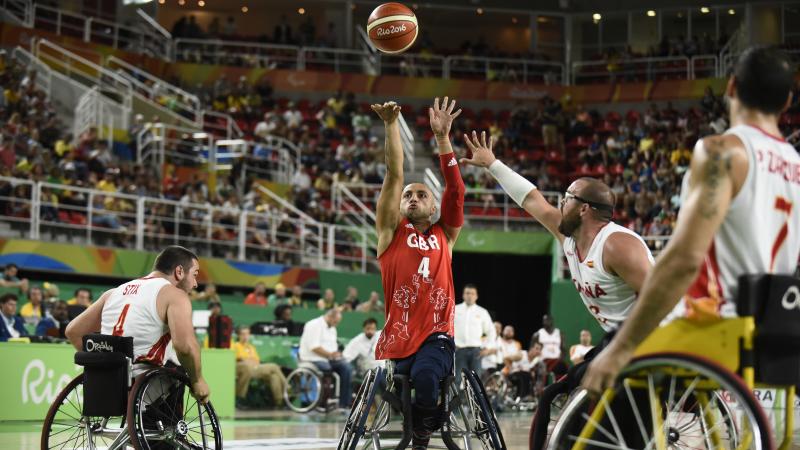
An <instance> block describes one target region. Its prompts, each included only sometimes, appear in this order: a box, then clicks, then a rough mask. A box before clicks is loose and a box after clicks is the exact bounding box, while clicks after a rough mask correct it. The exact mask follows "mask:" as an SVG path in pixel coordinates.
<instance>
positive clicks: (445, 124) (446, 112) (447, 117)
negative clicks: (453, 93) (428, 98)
mask: <svg viewBox="0 0 800 450" xmlns="http://www.w3.org/2000/svg"><path fill="white" fill-rule="evenodd" d="M455 107H456V101H455V100H452V101H450V102H448V98H447V97H445V98H444V101H442V104H441V106H440V105H439V97H436V98H435V99H434V100H433V107H431V108H428V118H429V119H430V123H431V131H433V134H434V135H435V136H436V137H437V138H447V136H448V135H449V134H450V125H452V124H453V119H455V118H456V117H458V115H459V114H461V109H459V110H458V111H456V112H453V110H454V109H455Z"/></svg>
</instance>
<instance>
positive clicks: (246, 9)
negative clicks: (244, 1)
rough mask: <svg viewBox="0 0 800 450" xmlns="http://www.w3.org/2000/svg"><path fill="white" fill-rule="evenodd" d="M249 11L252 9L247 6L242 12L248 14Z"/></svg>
mask: <svg viewBox="0 0 800 450" xmlns="http://www.w3.org/2000/svg"><path fill="white" fill-rule="evenodd" d="M247 11H250V8H248V7H247V6H242V12H243V13H246V12H247Z"/></svg>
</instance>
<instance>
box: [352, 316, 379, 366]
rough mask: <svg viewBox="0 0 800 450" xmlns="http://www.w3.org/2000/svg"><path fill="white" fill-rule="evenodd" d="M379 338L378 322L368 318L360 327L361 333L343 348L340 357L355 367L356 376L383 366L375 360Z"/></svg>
mask: <svg viewBox="0 0 800 450" xmlns="http://www.w3.org/2000/svg"><path fill="white" fill-rule="evenodd" d="M379 338H380V332H379V331H378V321H377V320H375V319H373V318H371V317H370V318H369V319H367V320H365V321H364V323H363V324H362V325H361V333H359V334H358V335H357V336H356V337H354V338H353V339H350V342H348V343H347V345H346V346H345V347H344V351H343V352H342V357H343V358H344V359H345V360H347V361H348V362H349V363H350V364H352V365H354V366H355V368H356V373H357V374H361V375H363V374H365V373H367V371H368V370H371V369H374V368H377V367H380V366H382V365H383V363H382V362H381V361H377V360H376V359H375V345H376V344H377V343H378V339H379Z"/></svg>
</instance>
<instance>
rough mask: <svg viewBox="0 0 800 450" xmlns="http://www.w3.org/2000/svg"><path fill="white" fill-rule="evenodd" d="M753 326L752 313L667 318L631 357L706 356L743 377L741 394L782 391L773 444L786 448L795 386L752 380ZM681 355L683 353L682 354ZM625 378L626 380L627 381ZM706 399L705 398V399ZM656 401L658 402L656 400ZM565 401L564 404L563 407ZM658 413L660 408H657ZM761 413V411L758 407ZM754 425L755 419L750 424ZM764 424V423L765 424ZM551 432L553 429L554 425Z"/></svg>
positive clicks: (604, 400)
mask: <svg viewBox="0 0 800 450" xmlns="http://www.w3.org/2000/svg"><path fill="white" fill-rule="evenodd" d="M755 331H756V326H755V320H754V318H753V317H750V316H746V317H737V318H730V319H724V320H720V321H717V322H714V323H709V324H700V323H697V322H691V321H688V320H685V319H679V320H676V321H673V322H671V323H670V324H669V325H666V326H664V327H660V328H658V329H656V330H655V331H654V332H653V333H652V334H651V335H650V336H649V337H648V338H647V339H646V340H645V341H644V342H643V343H642V344H641V345H640V346H639V347H638V348H637V350H636V352H635V355H634V356H635V357H637V358H639V359H640V360H642V358H644V359H646V358H647V357H657V356H659V355H663V354H669V355H672V356H673V357H674V358H682V357H684V358H685V359H687V360H688V361H691V360H692V359H698V358H699V359H701V360H708V361H710V362H713V363H715V364H716V365H718V366H719V367H717V368H715V369H716V370H718V372H720V373H722V374H728V375H729V376H731V377H733V378H734V379H738V377H737V376H736V375H737V374H738V375H739V376H740V377H741V380H742V381H743V383H744V384H743V386H742V387H743V388H745V389H748V390H749V391H747V392H745V394H749V395H750V396H752V392H751V391H752V389H753V388H755V387H764V388H772V389H778V390H781V391H783V393H784V399H785V405H786V409H785V412H784V417H783V421H784V428H783V436H782V442H781V443H780V445H779V446H778V447H777V448H778V449H780V450H788V449H790V448H791V441H792V433H793V418H794V416H793V415H794V395H795V387H794V386H793V385H791V386H782V385H773V384H764V383H758V382H756V380H755V367H754V336H755ZM698 342H703V347H702V353H700V351H699V350H700V349H699V348H698V345H697V343H698ZM682 355H685V356H682ZM634 363H635V362H634ZM627 381H628V380H626V383H627ZM579 396H584V397H585V391H583V390H578V391H576V392H573V393H572V394H571V399H570V402H569V403H573V402H575V403H577V402H579V401H580V399H579V398H578V397H579ZM613 396H614V391H613V389H607V390H606V391H605V392H604V393H603V395H602V396H601V398H600V400H599V402H598V405H607V404H610V402H611V401H612V399H613ZM705 401H706V402H707V401H708V400H705ZM656 403H658V402H656ZM755 406H756V408H758V409H759V411H761V408H760V406H759V405H758V404H757V403H755ZM568 407H569V405H568V406H567V407H566V408H565V411H567V409H568ZM605 411H606V408H600V407H597V408H595V410H594V412H593V413H592V416H591V417H590V418H589V419H588V420H587V423H586V425H585V426H584V428H583V429H582V431H581V435H580V436H581V437H586V436H591V435H592V434H593V433H594V432H595V431H596V430H598V429H599V428H598V427H599V425H598V424H599V423H600V421H601V420H602V419H603V418H604V412H605ZM657 412H658V413H660V412H661V411H657ZM762 413H763V411H762ZM654 417H655V423H654V429H658V427H659V426H662V425H663V423H661V422H660V414H654ZM563 419H564V417H560V418H559V421H558V422H557V424H556V427H558V426H559V423H560V422H562V421H563ZM706 419H707V420H709V421H710V422H709V423H708V428H709V429H714V428H715V427H716V426H717V424H716V423H715V422H714V421H715V420H716V419H715V418H714V417H708V418H706ZM756 425H758V424H757V421H756V423H755V424H754V426H756ZM767 428H769V427H768V425H767ZM759 431H760V432H765V433H769V432H770V431H771V430H769V429H767V430H759ZM554 434H557V433H556V429H554ZM553 438H554V436H553V435H551V436H549V438H548V441H550V440H552V439H553ZM747 439H748V436H744V437H743V440H745V441H746V440H747ZM655 444H656V446H655V447H656V448H657V449H658V450H661V449H663V448H665V443H664V442H663V439H656V443H655ZM547 448H554V443H552V442H548V445H547ZM572 448H573V449H574V450H582V449H583V448H585V442H577V443H575V445H574V446H572Z"/></svg>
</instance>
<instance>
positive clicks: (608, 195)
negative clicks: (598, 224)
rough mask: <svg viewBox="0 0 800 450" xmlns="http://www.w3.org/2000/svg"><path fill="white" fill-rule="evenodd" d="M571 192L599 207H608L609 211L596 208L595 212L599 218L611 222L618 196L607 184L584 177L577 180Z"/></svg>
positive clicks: (571, 187)
mask: <svg viewBox="0 0 800 450" xmlns="http://www.w3.org/2000/svg"><path fill="white" fill-rule="evenodd" d="M569 191H570V192H572V193H573V194H575V195H577V196H578V197H581V198H582V199H584V200H587V201H589V202H592V203H593V204H596V205H598V206H608V209H605V208H601V209H598V208H595V211H596V212H597V217H598V218H602V219H606V220H611V216H612V215H613V214H614V205H615V204H616V203H617V196H616V195H615V194H614V191H612V190H611V188H610V187H609V186H608V185H607V184H605V183H603V182H602V181H600V180H598V179H597V178H591V177H583V178H578V179H577V180H575V181H574V182H573V183H572V185H571V186H570V189H569Z"/></svg>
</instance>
